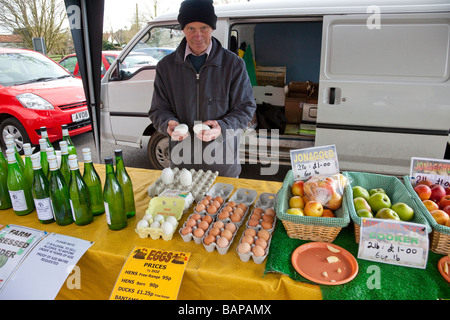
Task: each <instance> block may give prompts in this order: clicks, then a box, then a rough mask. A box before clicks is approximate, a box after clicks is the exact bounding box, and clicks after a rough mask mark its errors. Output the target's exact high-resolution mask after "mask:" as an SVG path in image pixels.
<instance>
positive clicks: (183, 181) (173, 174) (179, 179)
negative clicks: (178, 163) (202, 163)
mask: <svg viewBox="0 0 450 320" xmlns="http://www.w3.org/2000/svg"><path fill="white" fill-rule="evenodd" d="M218 175H219V172H218V171H214V172H213V171H211V170H207V171H203V170H202V169H200V170H194V169H191V170H187V169H184V168H183V169H181V170H180V169H179V168H177V167H176V168H173V169H171V168H165V169H164V170H162V172H161V176H160V177H159V178H158V179H157V180H156V181H155V182H154V183H153V184H152V185H150V186H149V187H148V190H147V193H148V195H149V197H154V196H157V195H160V194H161V193H163V192H164V191H165V190H181V191H187V192H190V193H191V194H192V197H193V198H194V200H195V202H199V201H200V200H201V199H202V197H203V196H204V194H205V193H206V192H207V190H208V189H209V188H210V187H211V185H212V184H213V183H214V180H215V179H216V177H217V176H218Z"/></svg>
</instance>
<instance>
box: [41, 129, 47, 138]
mask: <svg viewBox="0 0 450 320" xmlns="http://www.w3.org/2000/svg"><path fill="white" fill-rule="evenodd" d="M41 137H43V138H44V137H48V134H47V128H46V127H41Z"/></svg>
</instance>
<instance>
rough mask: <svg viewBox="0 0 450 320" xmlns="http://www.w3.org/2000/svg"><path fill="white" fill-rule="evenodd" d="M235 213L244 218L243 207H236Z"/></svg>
mask: <svg viewBox="0 0 450 320" xmlns="http://www.w3.org/2000/svg"><path fill="white" fill-rule="evenodd" d="M233 214H238V215H239V216H240V217H241V218H242V217H243V216H244V210H242V208H236V209H234V211H233Z"/></svg>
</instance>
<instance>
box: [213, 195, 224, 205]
mask: <svg viewBox="0 0 450 320" xmlns="http://www.w3.org/2000/svg"><path fill="white" fill-rule="evenodd" d="M214 201H218V202H219V203H220V204H222V203H223V198H222V197H221V196H217V197H215V198H214Z"/></svg>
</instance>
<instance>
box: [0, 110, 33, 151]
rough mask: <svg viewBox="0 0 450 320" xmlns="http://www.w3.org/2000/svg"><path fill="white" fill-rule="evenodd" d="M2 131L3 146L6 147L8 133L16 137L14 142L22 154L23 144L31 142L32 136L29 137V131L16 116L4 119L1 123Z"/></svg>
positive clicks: (0, 129) (0, 130) (0, 128)
mask: <svg viewBox="0 0 450 320" xmlns="http://www.w3.org/2000/svg"><path fill="white" fill-rule="evenodd" d="M0 132H1V144H2V147H3V148H5V149H6V143H5V141H6V136H7V135H8V134H10V135H12V136H13V137H14V142H15V143H16V149H17V151H18V152H19V153H20V154H23V144H24V143H30V138H29V137H28V134H27V131H26V130H25V128H24V127H23V125H22V124H21V123H20V122H19V120H17V119H16V118H8V119H6V120H5V121H3V122H2V123H1V125H0Z"/></svg>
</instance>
